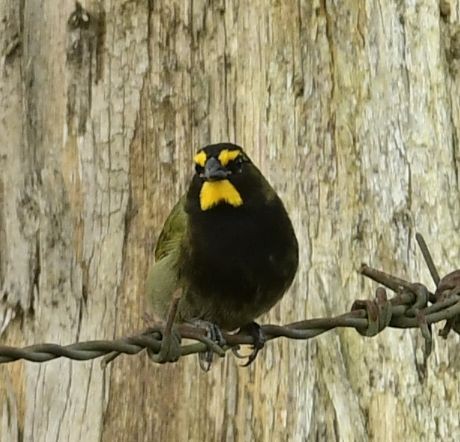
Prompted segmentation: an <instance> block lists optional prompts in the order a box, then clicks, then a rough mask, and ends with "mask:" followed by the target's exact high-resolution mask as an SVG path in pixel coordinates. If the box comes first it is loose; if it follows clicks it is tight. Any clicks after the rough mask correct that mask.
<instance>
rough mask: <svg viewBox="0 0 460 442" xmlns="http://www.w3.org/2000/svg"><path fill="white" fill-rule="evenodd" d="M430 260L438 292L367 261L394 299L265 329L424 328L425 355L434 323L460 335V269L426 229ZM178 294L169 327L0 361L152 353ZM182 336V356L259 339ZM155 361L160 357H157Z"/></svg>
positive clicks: (14, 351)
mask: <svg viewBox="0 0 460 442" xmlns="http://www.w3.org/2000/svg"><path fill="white" fill-rule="evenodd" d="M416 239H417V242H418V244H419V246H420V248H421V251H422V254H423V256H424V259H425V262H426V263H427V266H428V268H429V271H430V273H431V276H432V278H433V281H434V282H435V285H436V288H437V289H436V291H435V293H432V292H430V291H429V290H428V288H427V287H426V286H425V285H423V284H421V283H411V282H409V281H406V280H404V279H401V278H398V277H396V276H393V275H390V274H388V273H385V272H382V271H379V270H376V269H373V268H371V267H369V266H367V265H362V267H361V269H360V273H361V274H362V275H364V276H366V277H368V278H370V279H373V280H374V281H376V282H378V283H379V284H381V285H383V286H385V287H386V288H387V289H390V290H391V291H393V292H395V296H393V297H392V298H391V299H388V298H387V293H386V290H385V288H383V287H378V288H377V290H376V293H375V298H374V299H371V300H357V301H355V302H354V303H353V305H352V307H351V311H350V312H347V313H344V314H341V315H338V316H335V317H331V318H316V319H307V320H303V321H298V322H293V323H290V324H287V325H284V326H279V325H273V324H267V325H262V326H261V329H262V331H263V333H264V334H265V336H266V338H267V341H270V340H273V339H276V338H280V337H285V338H289V339H301V340H307V339H311V338H314V337H316V336H319V335H321V334H323V333H325V332H327V331H329V330H332V329H335V328H354V329H356V330H357V331H358V332H359V333H360V334H361V335H363V336H368V337H372V336H376V335H377V334H379V333H380V332H381V331H382V330H384V329H385V328H386V327H394V328H419V329H420V330H421V333H422V336H423V337H424V339H425V351H424V355H425V359H426V358H427V357H428V356H429V354H430V352H431V349H432V331H431V324H434V323H437V322H440V321H446V324H445V326H444V328H443V329H442V330H441V332H440V335H441V336H443V337H444V338H446V337H447V335H448V333H449V332H450V331H451V330H452V329H453V330H454V331H455V332H457V333H459V334H460V270H455V271H454V272H451V273H449V274H448V275H446V276H445V277H444V278H442V279H440V278H439V275H438V272H437V270H436V267H435V265H434V263H433V260H432V258H431V255H430V253H429V251H428V247H427V246H426V243H425V241H424V239H423V237H422V236H421V235H420V234H417V235H416ZM178 300H179V296H177V294H176V295H175V296H174V302H173V304H172V306H171V315H170V317H169V318H168V323H167V324H166V326H164V325H162V324H156V325H154V326H153V327H150V328H149V329H147V330H145V331H144V332H142V333H140V334H137V335H134V336H128V337H124V338H120V339H115V340H110V341H108V340H97V341H87V342H78V343H74V344H71V345H66V346H61V345H57V344H37V345H31V346H28V347H24V348H17V347H10V346H4V345H0V364H2V363H8V362H13V361H17V360H19V359H25V360H28V361H33V362H46V361H50V360H53V359H57V358H60V357H65V358H69V359H74V360H79V361H84V360H90V359H95V358H98V357H101V356H105V358H104V359H103V361H102V365H103V366H105V365H106V364H107V363H109V362H111V361H112V360H113V359H115V358H116V357H117V356H119V355H120V354H129V355H134V354H137V353H139V352H141V351H142V350H145V349H147V350H148V351H149V353H150V354H151V355H152V354H153V355H156V354H159V353H160V352H161V351H162V345H161V336H162V332H164V331H165V330H166V333H168V334H170V333H171V328H172V321H171V320H172V319H173V317H174V314H175V305H174V304H175V303H177V302H178ZM175 329H176V332H178V333H179V335H180V337H181V338H182V339H189V340H194V341H195V342H194V343H190V344H184V345H182V346H181V347H180V348H181V354H180V356H186V355H189V354H193V353H200V352H204V351H208V350H212V351H213V352H215V353H216V354H218V355H219V356H224V355H225V352H226V351H227V350H229V349H237V348H238V347H239V346H240V345H251V344H253V338H252V337H251V336H250V335H248V334H245V333H241V332H240V333H237V334H230V333H224V338H225V341H226V345H225V346H224V347H221V346H219V345H218V344H216V343H215V342H213V341H211V340H210V339H208V338H207V337H206V330H204V329H203V328H200V327H197V326H193V325H189V324H180V325H177V326H176V327H175ZM151 359H153V360H154V361H157V362H158V360H155V358H151Z"/></svg>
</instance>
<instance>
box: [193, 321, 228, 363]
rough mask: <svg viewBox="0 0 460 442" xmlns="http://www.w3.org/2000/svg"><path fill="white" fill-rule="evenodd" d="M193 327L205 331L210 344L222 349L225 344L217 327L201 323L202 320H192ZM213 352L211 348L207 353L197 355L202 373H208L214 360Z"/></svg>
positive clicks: (210, 323) (205, 322) (208, 323)
mask: <svg viewBox="0 0 460 442" xmlns="http://www.w3.org/2000/svg"><path fill="white" fill-rule="evenodd" d="M191 322H192V323H193V324H194V325H195V326H197V327H201V328H204V329H206V337H207V338H208V339H209V340H211V341H212V342H214V343H216V344H217V345H218V346H219V347H224V346H225V345H226V344H227V343H226V341H225V338H224V335H223V333H222V330H221V329H220V328H219V326H218V325H216V324H214V323H213V322H208V321H203V320H202V319H194V320H193V321H191ZM214 353H215V351H214V350H212V349H211V348H210V349H209V350H207V351H204V352H201V353H200V354H199V355H198V358H199V359H198V360H199V362H200V368H201V369H202V370H203V371H209V369H210V368H211V365H212V361H213V360H214Z"/></svg>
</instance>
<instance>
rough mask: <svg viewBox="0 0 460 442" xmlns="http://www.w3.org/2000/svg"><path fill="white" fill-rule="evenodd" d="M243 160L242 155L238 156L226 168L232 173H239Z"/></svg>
mask: <svg viewBox="0 0 460 442" xmlns="http://www.w3.org/2000/svg"><path fill="white" fill-rule="evenodd" d="M244 162H245V161H244V158H243V157H242V156H238V157H236V158H235V159H234V160H233V161H232V162H231V163H230V164H229V165H228V168H229V169H230V170H231V171H232V173H241V172H242V166H243V163H244Z"/></svg>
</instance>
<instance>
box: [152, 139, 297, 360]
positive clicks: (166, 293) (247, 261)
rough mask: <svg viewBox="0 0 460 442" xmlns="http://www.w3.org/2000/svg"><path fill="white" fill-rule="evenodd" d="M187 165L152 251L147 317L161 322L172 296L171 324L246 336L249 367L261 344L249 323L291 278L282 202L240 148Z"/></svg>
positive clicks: (215, 150)
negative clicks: (250, 348) (185, 179)
mask: <svg viewBox="0 0 460 442" xmlns="http://www.w3.org/2000/svg"><path fill="white" fill-rule="evenodd" d="M193 162H194V167H195V171H194V174H193V177H192V179H191V182H190V185H189V187H188V190H187V191H186V193H185V194H184V195H183V196H182V197H181V198H180V199H179V201H178V202H177V203H176V205H175V206H174V208H173V209H172V211H171V213H170V214H169V216H168V217H167V219H166V221H165V224H164V226H163V229H162V232H161V234H160V236H159V238H158V241H157V244H156V248H155V263H154V264H153V266H152V268H151V270H150V272H149V275H148V279H147V284H146V292H147V297H148V301H149V303H150V306H151V309H152V310H153V314H154V316H155V317H160V318H163V319H165V318H166V317H167V315H168V311H169V308H170V305H171V300H172V297H173V294H174V293H175V292H176V291H177V290H178V289H180V290H181V292H182V296H181V297H180V300H179V302H178V305H177V313H176V317H175V323H184V322H185V323H196V321H198V322H200V323H205V324H210V325H211V326H212V327H215V329H217V330H225V331H233V330H237V329H240V330H245V331H247V332H248V333H250V334H251V336H253V337H254V352H253V354H252V355H251V356H250V357H249V362H248V363H251V362H252V361H253V360H254V359H255V356H256V355H257V352H258V350H259V349H260V348H262V347H263V343H264V337H263V336H262V333H261V329H260V326H259V325H258V324H257V323H256V322H255V319H256V318H257V317H259V316H260V315H262V314H263V313H265V312H267V311H269V310H270V309H271V308H272V307H273V306H274V305H275V304H276V303H277V302H278V301H279V300H280V299H281V298H282V296H283V295H284V294H285V292H286V291H287V289H288V288H289V287H290V285H291V283H292V281H293V279H294V277H295V274H296V271H297V267H298V263H299V247H298V242H297V238H296V235H295V232H294V228H293V225H292V222H291V220H290V218H289V216H288V213H287V211H286V208H285V206H284V204H283V202H282V200H281V199H280V197H279V196H278V195H277V193H276V192H275V190H274V189H273V187H272V186H271V185H270V184H269V183H268V181H267V180H266V179H265V177H264V176H263V175H262V173H261V172H260V170H259V169H258V168H257V167H256V166H255V165H254V163H253V162H252V161H251V159H250V158H249V156H248V155H247V154H246V153H245V151H244V150H243V148H242V147H240V146H238V145H236V144H233V143H228V142H223V143H217V144H211V145H208V146H205V147H202V148H201V149H199V150H198V151H197V153H196V154H195V156H194V157H193ZM212 327H211V328H212ZM211 335H212V333H211ZM217 335H218V336H220V333H217ZM208 362H209V358H208ZM200 364H201V362H200ZM202 368H203V366H202ZM208 368H209V367H208ZM205 369H206V368H205Z"/></svg>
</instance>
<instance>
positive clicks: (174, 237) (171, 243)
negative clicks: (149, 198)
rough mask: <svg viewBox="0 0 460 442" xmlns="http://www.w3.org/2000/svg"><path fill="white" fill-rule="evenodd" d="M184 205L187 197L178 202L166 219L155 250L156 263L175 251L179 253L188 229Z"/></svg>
mask: <svg viewBox="0 0 460 442" xmlns="http://www.w3.org/2000/svg"><path fill="white" fill-rule="evenodd" d="M184 205H185V196H183V197H182V198H181V199H180V200H179V201H178V202H177V204H176V205H175V206H174V207H173V209H172V210H171V213H170V214H169V216H168V218H167V219H166V221H165V224H164V226H163V230H162V231H161V233H160V237H159V238H158V242H157V246H156V248H155V260H156V261H159V260H160V259H162V258H164V257H166V256H168V255H169V254H170V253H171V252H173V251H177V249H178V247H179V245H180V243H181V241H182V239H183V238H184V236H185V234H186V229H187V215H186V213H185V210H184Z"/></svg>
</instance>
